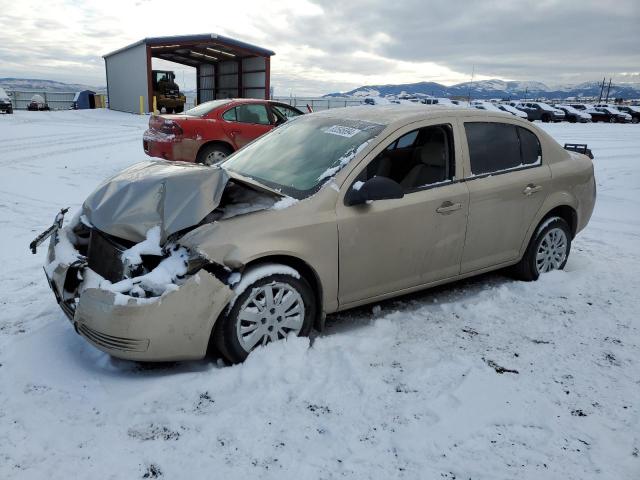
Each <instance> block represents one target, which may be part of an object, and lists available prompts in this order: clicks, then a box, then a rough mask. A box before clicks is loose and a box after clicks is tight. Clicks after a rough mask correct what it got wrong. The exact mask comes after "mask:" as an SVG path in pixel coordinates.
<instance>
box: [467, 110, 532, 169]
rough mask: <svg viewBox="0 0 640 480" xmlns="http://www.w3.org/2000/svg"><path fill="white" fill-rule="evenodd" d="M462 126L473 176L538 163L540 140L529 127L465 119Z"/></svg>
mask: <svg viewBox="0 0 640 480" xmlns="http://www.w3.org/2000/svg"><path fill="white" fill-rule="evenodd" d="M464 128H465V132H466V135H467V143H468V145H469V157H470V161H471V173H472V174H473V175H483V174H487V173H495V172H501V171H504V170H510V169H513V168H518V167H522V166H525V165H533V164H536V163H539V162H540V159H541V150H540V142H539V140H538V138H537V137H536V136H535V134H533V133H532V132H530V131H529V130H526V129H524V128H521V127H516V126H515V125H510V124H507V123H497V122H466V123H465V124H464Z"/></svg>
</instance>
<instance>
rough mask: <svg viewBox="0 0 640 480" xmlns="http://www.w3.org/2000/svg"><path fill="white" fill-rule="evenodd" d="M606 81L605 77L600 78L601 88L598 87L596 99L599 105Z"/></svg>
mask: <svg viewBox="0 0 640 480" xmlns="http://www.w3.org/2000/svg"><path fill="white" fill-rule="evenodd" d="M605 80H606V78H605V77H602V86H601V87H600V96H599V97H598V103H600V102H601V101H602V92H604V81H605Z"/></svg>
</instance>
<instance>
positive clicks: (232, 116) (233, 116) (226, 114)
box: [222, 108, 237, 122]
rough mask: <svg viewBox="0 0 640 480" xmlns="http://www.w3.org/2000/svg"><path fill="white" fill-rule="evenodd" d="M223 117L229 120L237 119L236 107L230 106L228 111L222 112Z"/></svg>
mask: <svg viewBox="0 0 640 480" xmlns="http://www.w3.org/2000/svg"><path fill="white" fill-rule="evenodd" d="M222 118H223V119H224V120H226V121H227V122H235V121H236V120H237V118H236V109H235V108H230V109H229V110H227V111H226V112H224V113H223V114H222Z"/></svg>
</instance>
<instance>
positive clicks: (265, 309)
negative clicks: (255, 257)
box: [213, 266, 316, 363]
mask: <svg viewBox="0 0 640 480" xmlns="http://www.w3.org/2000/svg"><path fill="white" fill-rule="evenodd" d="M288 268H289V267H284V266H283V269H285V270H286V269H288ZM291 270H292V269H291ZM292 273H295V271H293V270H292ZM315 312H316V305H315V297H314V295H313V291H312V290H311V287H310V286H309V284H308V283H307V281H306V280H304V279H303V278H302V277H300V278H296V277H295V276H293V275H289V274H286V273H276V274H273V275H269V276H267V277H264V278H261V279H258V280H256V281H255V282H253V283H252V284H250V285H248V286H246V288H245V289H244V290H243V291H242V293H240V294H239V295H238V297H237V298H236V299H235V302H234V304H233V307H232V308H231V310H230V311H229V312H228V313H227V314H226V315H224V316H222V317H221V318H220V319H219V320H218V324H216V331H215V333H214V338H213V340H214V343H215V346H216V347H217V349H218V351H219V352H220V353H222V354H223V356H224V357H226V359H227V360H228V361H229V362H231V363H240V362H242V361H244V360H245V359H246V358H247V356H248V355H249V354H250V353H251V352H252V351H253V350H255V349H256V348H258V347H260V346H263V345H266V344H268V343H271V342H276V341H278V340H282V339H283V338H285V337H286V336H288V335H296V336H308V335H309V332H310V331H311V326H312V324H313V319H314V318H315Z"/></svg>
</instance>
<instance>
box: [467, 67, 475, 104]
mask: <svg viewBox="0 0 640 480" xmlns="http://www.w3.org/2000/svg"><path fill="white" fill-rule="evenodd" d="M474 73H476V65H475V63H474V64H473V67H471V82H469V91H468V92H467V102H469V103H471V87H472V86H473V75H474Z"/></svg>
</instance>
